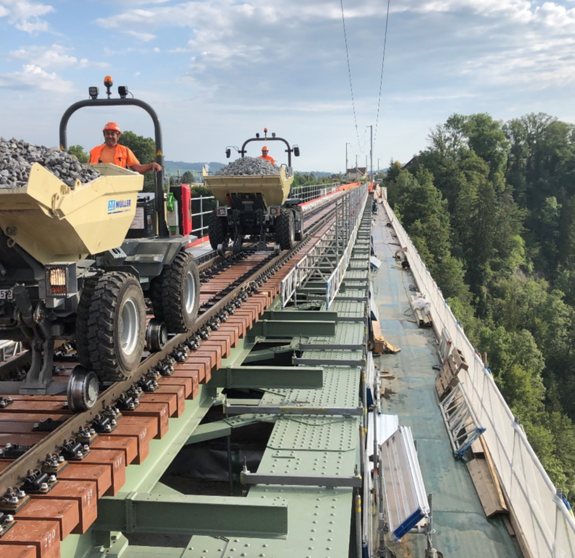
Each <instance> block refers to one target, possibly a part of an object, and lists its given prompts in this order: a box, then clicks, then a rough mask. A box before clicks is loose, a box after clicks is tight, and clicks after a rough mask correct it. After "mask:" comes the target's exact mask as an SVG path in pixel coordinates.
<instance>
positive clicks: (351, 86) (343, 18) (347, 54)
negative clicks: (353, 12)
mask: <svg viewBox="0 0 575 558" xmlns="http://www.w3.org/2000/svg"><path fill="white" fill-rule="evenodd" d="M340 3H341V21H342V23H343V39H344V42H345V56H346V58H347V74H348V76H349V89H350V91H351V106H352V109H353V120H354V123H355V134H356V136H357V145H358V147H359V149H360V150H361V152H362V153H363V148H362V147H361V144H360V141H359V129H358V127H357V114H356V112H355V99H354V96H353V82H352V79H351V64H350V63H349V48H348V46H347V31H346V29H345V13H344V8H343V0H340Z"/></svg>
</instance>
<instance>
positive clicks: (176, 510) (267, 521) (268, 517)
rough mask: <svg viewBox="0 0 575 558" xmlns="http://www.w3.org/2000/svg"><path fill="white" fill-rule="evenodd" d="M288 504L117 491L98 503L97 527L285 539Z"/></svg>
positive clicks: (128, 530) (133, 531)
mask: <svg viewBox="0 0 575 558" xmlns="http://www.w3.org/2000/svg"><path fill="white" fill-rule="evenodd" d="M287 518H288V508H287V504H286V502H285V501H278V500H277V499H276V500H274V503H273V504H268V503H261V502H257V503H256V501H255V500H247V499H245V498H234V497H217V496H188V495H184V494H182V495H175V494H139V493H137V492H132V493H129V494H128V493H120V494H118V495H116V496H115V497H114V498H102V499H101V500H99V502H98V520H97V522H96V523H95V524H94V527H93V528H94V529H95V530H100V531H122V532H123V533H164V534H172V535H190V536H192V535H207V536H214V535H216V536H227V537H261V538H284V537H285V536H286V535H287V526H288V525H287Z"/></svg>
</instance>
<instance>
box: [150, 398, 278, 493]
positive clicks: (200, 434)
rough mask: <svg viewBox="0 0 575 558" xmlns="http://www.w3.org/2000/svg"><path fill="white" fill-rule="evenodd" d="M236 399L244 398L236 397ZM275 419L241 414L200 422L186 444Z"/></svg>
mask: <svg viewBox="0 0 575 558" xmlns="http://www.w3.org/2000/svg"><path fill="white" fill-rule="evenodd" d="M234 401H242V400H235V399H234ZM250 401H253V400H250ZM273 420H274V419H273V418H271V419H270V418H269V417H262V416H259V415H241V416H237V417H229V418H226V419H224V420H217V421H215V422H208V423H206V424H200V425H199V426H198V427H197V428H196V429H195V430H194V433H193V434H192V435H191V436H190V437H189V438H188V441H187V442H186V445H189V444H197V443H198V442H206V441H207V440H214V439H215V438H223V437H224V436H229V435H230V434H231V433H232V430H233V429H234V428H241V427H242V426H250V425H252V424H257V423H258V422H264V421H267V422H273ZM158 484H160V483H158ZM155 492H161V490H155Z"/></svg>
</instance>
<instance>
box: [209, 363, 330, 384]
mask: <svg viewBox="0 0 575 558" xmlns="http://www.w3.org/2000/svg"><path fill="white" fill-rule="evenodd" d="M210 385H211V386H214V387H223V388H241V389H258V388H270V389H316V388H321V387H323V368H320V367H314V366H238V367H235V366H229V367H227V368H220V369H219V370H216V371H215V372H212V379H211V380H210Z"/></svg>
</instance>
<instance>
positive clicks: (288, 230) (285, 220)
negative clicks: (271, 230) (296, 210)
mask: <svg viewBox="0 0 575 558" xmlns="http://www.w3.org/2000/svg"><path fill="white" fill-rule="evenodd" d="M275 225H276V242H277V243H278V244H279V245H280V248H281V249H282V250H291V249H292V248H293V247H294V245H295V222H294V216H293V213H292V212H291V211H290V210H289V209H282V210H281V212H280V214H279V215H278V217H277V219H276V223H275Z"/></svg>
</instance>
